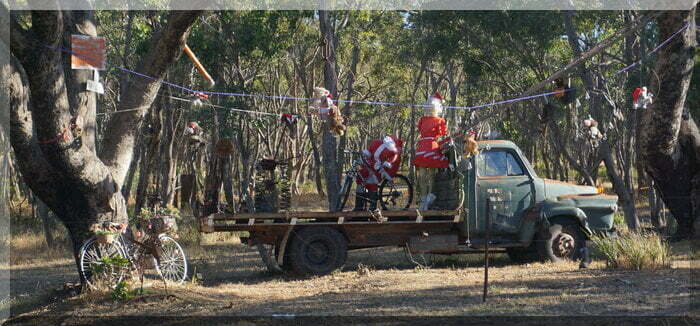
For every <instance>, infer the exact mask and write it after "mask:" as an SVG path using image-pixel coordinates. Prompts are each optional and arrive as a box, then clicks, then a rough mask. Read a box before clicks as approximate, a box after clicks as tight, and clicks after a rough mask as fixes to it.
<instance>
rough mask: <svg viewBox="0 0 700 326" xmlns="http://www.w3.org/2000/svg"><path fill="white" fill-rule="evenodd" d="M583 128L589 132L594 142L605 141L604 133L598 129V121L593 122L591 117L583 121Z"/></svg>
mask: <svg viewBox="0 0 700 326" xmlns="http://www.w3.org/2000/svg"><path fill="white" fill-rule="evenodd" d="M583 128H585V129H587V130H588V135H589V136H590V137H591V139H592V140H594V141H598V140H601V139H603V133H602V132H600V129H598V121H595V120H593V118H591V117H590V116H589V117H588V119H586V120H583Z"/></svg>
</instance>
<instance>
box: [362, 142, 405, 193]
mask: <svg viewBox="0 0 700 326" xmlns="http://www.w3.org/2000/svg"><path fill="white" fill-rule="evenodd" d="M402 149H403V141H402V140H401V139H398V138H396V137H393V136H387V137H384V139H375V140H373V141H372V142H370V144H369V147H368V148H367V149H365V150H364V151H363V154H365V160H366V161H367V164H368V165H369V166H363V167H362V168H361V169H360V174H359V175H358V176H357V179H356V182H357V184H361V185H364V187H365V188H366V189H367V190H368V191H377V185H378V184H379V180H381V179H382V176H381V174H380V172H381V171H382V169H383V170H384V171H385V172H386V173H387V174H389V176H390V177H392V178H393V177H394V176H396V173H397V172H398V170H399V167H400V166H401V151H402Z"/></svg>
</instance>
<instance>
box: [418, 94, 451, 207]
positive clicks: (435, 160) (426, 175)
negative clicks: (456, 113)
mask: <svg viewBox="0 0 700 326" xmlns="http://www.w3.org/2000/svg"><path fill="white" fill-rule="evenodd" d="M442 102H443V100H442V96H440V94H439V93H435V94H433V95H431V96H430V97H429V98H428V103H427V106H426V107H425V109H424V113H423V117H421V118H420V120H419V121H418V132H419V133H420V139H418V145H417V146H416V159H415V161H414V162H413V164H414V165H415V166H416V174H417V177H418V182H417V186H418V194H419V195H420V205H419V209H422V210H425V209H428V208H429V207H430V204H431V203H432V202H433V201H434V200H435V195H434V194H433V193H431V190H432V189H431V188H432V183H433V179H434V176H435V173H436V172H437V171H436V169H444V168H447V167H448V166H449V163H448V161H447V156H445V155H444V154H443V153H442V150H441V148H440V147H441V145H442V144H444V143H446V142H447V141H449V139H448V138H446V136H447V122H445V120H444V119H443V118H441V117H440V113H442Z"/></svg>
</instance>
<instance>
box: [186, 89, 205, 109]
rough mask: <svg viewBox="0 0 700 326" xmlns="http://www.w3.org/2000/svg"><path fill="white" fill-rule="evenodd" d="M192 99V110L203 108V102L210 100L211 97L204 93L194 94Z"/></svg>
mask: <svg viewBox="0 0 700 326" xmlns="http://www.w3.org/2000/svg"><path fill="white" fill-rule="evenodd" d="M190 98H191V99H190V106H191V107H192V108H201V107H202V106H203V105H204V102H202V100H206V99H208V98H209V95H207V94H204V93H202V92H194V94H192V96H190Z"/></svg>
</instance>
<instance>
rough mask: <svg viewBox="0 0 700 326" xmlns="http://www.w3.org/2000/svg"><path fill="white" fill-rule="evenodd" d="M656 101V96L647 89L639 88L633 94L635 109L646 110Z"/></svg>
mask: <svg viewBox="0 0 700 326" xmlns="http://www.w3.org/2000/svg"><path fill="white" fill-rule="evenodd" d="M653 99H654V94H652V93H651V92H649V91H648V90H647V87H646V86H644V87H642V88H637V89H635V90H634V92H632V106H633V107H634V108H635V109H639V108H642V109H646V108H647V106H649V105H650V104H651V103H652V102H653Z"/></svg>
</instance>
